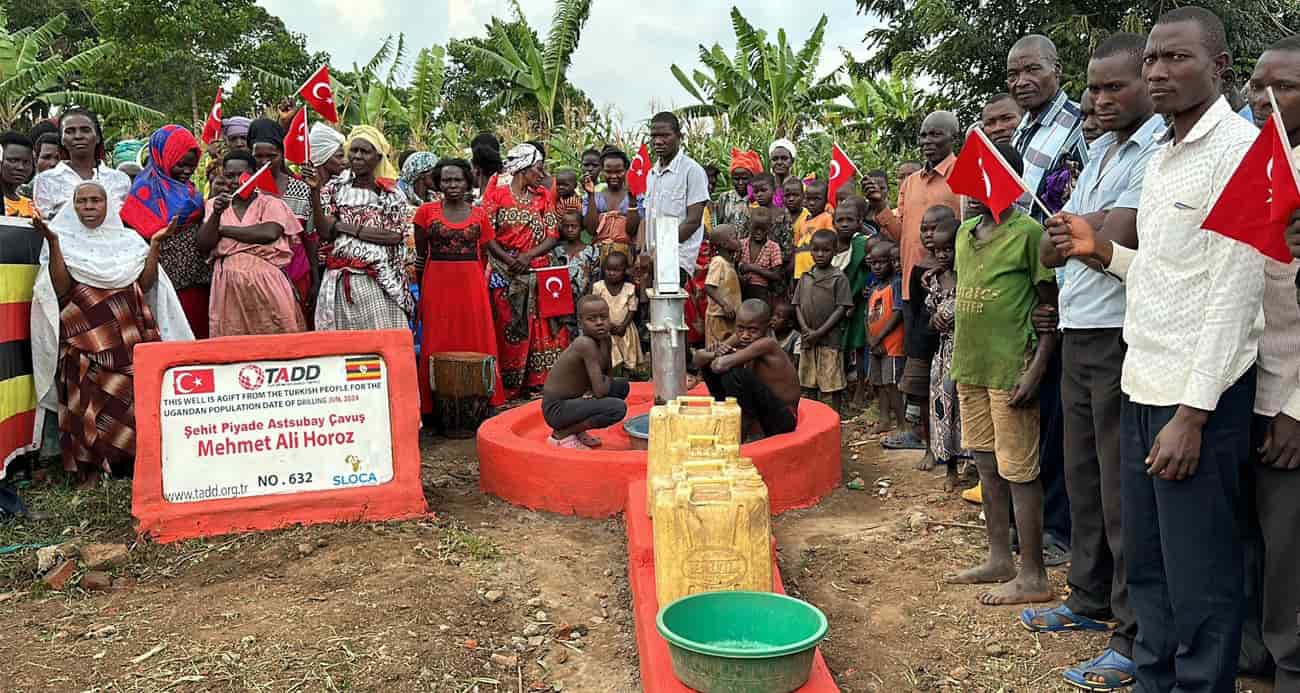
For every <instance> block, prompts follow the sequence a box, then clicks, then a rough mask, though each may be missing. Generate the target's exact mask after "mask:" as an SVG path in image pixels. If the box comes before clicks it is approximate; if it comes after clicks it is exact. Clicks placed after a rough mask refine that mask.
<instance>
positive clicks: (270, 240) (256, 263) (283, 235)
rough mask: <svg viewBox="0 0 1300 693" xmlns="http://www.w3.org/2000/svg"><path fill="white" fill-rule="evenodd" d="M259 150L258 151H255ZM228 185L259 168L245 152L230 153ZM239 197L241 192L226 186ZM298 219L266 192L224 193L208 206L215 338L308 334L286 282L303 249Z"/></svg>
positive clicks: (205, 237)
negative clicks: (288, 270) (287, 270)
mask: <svg viewBox="0 0 1300 693" xmlns="http://www.w3.org/2000/svg"><path fill="white" fill-rule="evenodd" d="M254 146H256V145H254ZM222 164H223V165H222V176H221V177H222V180H224V181H238V180H240V179H241V178H243V177H244V176H246V175H250V174H252V173H253V170H254V169H255V168H256V167H257V163H256V162H255V161H254V159H253V157H252V155H250V154H249V153H248V152H247V151H245V150H236V151H233V152H229V153H228V154H226V156H225V160H224V161H223V162H222ZM225 187H226V189H227V190H230V191H233V190H234V189H235V187H237V186H229V185H227V186H225ZM301 230H302V225H301V224H299V222H298V218H297V217H296V216H295V215H294V214H293V212H292V211H290V210H289V207H288V205H286V204H285V203H284V202H283V201H281V200H280V199H279V198H277V197H275V196H274V195H270V194H268V193H265V192H263V191H260V190H254V191H253V193H252V195H251V196H249V197H248V198H244V197H241V196H238V195H232V194H231V193H230V192H223V193H221V194H219V195H217V196H216V197H214V198H212V199H211V200H208V203H207V219H206V220H205V221H204V222H203V227H202V228H201V229H200V230H199V241H200V242H201V243H202V244H203V248H204V249H205V250H207V251H209V252H210V253H211V255H212V258H213V262H212V304H211V312H210V320H209V324H210V326H211V335H212V336H213V337H228V336H231V335H253V334H287V333H291V332H302V331H304V330H305V329H306V328H307V326H306V323H305V321H304V320H303V313H302V306H301V305H300V304H299V302H298V300H297V297H296V294H295V293H294V287H293V285H292V284H290V282H289V278H288V277H287V276H285V271H284V270H285V268H287V267H288V266H289V263H290V262H291V261H292V260H293V257H294V255H293V249H294V248H295V247H299V248H300V247H301V244H299V243H298V241H297V237H298V235H299V233H300V232H301Z"/></svg>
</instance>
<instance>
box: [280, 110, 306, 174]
mask: <svg viewBox="0 0 1300 693" xmlns="http://www.w3.org/2000/svg"><path fill="white" fill-rule="evenodd" d="M310 157H311V145H310V144H309V143H308V140H307V108H306V107H305V106H304V107H303V108H300V109H298V115H295V116H294V117H293V120H292V121H291V122H290V123H289V134H287V135H285V136H284V160H285V161H287V162H289V163H291V164H298V165H299V166H301V165H303V164H305V163H307V159H308V158H310Z"/></svg>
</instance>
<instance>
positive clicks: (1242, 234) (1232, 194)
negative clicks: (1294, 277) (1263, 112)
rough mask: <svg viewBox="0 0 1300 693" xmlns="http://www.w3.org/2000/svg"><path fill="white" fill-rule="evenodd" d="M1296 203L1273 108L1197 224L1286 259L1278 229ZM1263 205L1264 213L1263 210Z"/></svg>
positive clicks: (1299, 200) (1291, 167)
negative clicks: (1212, 205) (1214, 200)
mask: <svg viewBox="0 0 1300 693" xmlns="http://www.w3.org/2000/svg"><path fill="white" fill-rule="evenodd" d="M1297 208H1300V185H1297V183H1296V171H1295V164H1294V163H1293V162H1292V161H1291V148H1290V146H1289V145H1288V143H1287V137H1286V128H1285V127H1283V126H1282V118H1281V116H1279V115H1278V113H1277V112H1276V111H1274V112H1273V117H1272V118H1269V120H1268V124H1267V125H1265V126H1264V128H1263V129H1262V130H1260V131H1259V137H1256V138H1255V143H1254V144H1252V145H1250V149H1248V150H1246V156H1245V157H1243V158H1242V160H1241V163H1240V164H1237V170H1236V171H1233V173H1232V176H1231V177H1230V178H1228V182H1227V184H1225V185H1224V186H1223V192H1221V193H1219V199H1218V200H1217V201H1216V202H1215V203H1214V207H1212V208H1211V209H1210V213H1209V215H1208V216H1206V217H1205V221H1204V222H1203V223H1202V224H1201V228H1203V229H1205V230H1207V231H1214V232H1215V233H1218V234H1222V235H1224V236H1227V237H1228V238H1231V239H1233V240H1237V241H1241V242H1242V243H1245V244H1247V245H1250V246H1252V247H1254V248H1255V249H1256V250H1258V251H1259V252H1261V253H1263V254H1264V255H1267V256H1268V257H1271V258H1273V259H1274V260H1277V261H1278V262H1287V263H1289V262H1291V251H1290V250H1288V249H1287V245H1286V238H1285V236H1284V235H1283V234H1284V233H1285V231H1286V227H1287V224H1288V223H1289V222H1290V220H1291V213H1292V212H1294V211H1295V210H1296V209H1297ZM1265 210H1267V213H1265Z"/></svg>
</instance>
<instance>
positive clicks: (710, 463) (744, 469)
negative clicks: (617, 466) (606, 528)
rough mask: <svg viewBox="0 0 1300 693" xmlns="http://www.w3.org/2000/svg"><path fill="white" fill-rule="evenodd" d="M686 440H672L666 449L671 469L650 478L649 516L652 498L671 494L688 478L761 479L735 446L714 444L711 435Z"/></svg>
mask: <svg viewBox="0 0 1300 693" xmlns="http://www.w3.org/2000/svg"><path fill="white" fill-rule="evenodd" d="M689 439H690V442H689V443H673V444H672V446H671V449H670V450H669V457H670V458H671V460H672V467H671V469H672V471H671V472H670V473H669V474H668V475H666V476H664V475H661V476H657V477H654V478H653V479H651V480H650V492H649V493H650V495H649V497H648V498H647V499H646V502H647V503H648V504H649V507H648V508H647V509H646V512H647V513H648V514H651V515H653V513H654V505H655V498H657V497H658V496H659V494H661V493H665V492H668V493H673V492H674V489H676V488H677V484H678V483H680V482H682V481H685V480H686V479H688V478H706V477H726V478H728V479H746V480H752V481H762V479H763V477H762V476H760V475H759V473H758V469H757V468H756V467H754V461H753V460H751V459H750V458H748V457H741V456H740V446H739V445H714V444H713V443H714V441H716V440H717V438H716V437H714V436H689Z"/></svg>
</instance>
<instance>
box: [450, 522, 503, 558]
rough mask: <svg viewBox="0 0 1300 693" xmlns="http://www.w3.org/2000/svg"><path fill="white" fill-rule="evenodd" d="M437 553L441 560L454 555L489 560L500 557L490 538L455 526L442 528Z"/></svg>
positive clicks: (498, 549) (498, 550) (499, 551)
mask: <svg viewBox="0 0 1300 693" xmlns="http://www.w3.org/2000/svg"><path fill="white" fill-rule="evenodd" d="M438 553H439V554H440V556H439V558H442V559H443V560H446V559H448V558H451V557H452V556H454V555H464V556H468V557H470V558H472V559H474V560H476V561H491V560H495V559H497V558H500V557H501V549H500V548H499V547H498V546H497V545H496V544H494V543H493V542H492V541H491V540H490V539H485V538H483V537H480V536H478V535H477V534H474V533H473V532H470V531H469V530H467V529H464V528H462V527H455V526H450V527H447V528H446V529H444V530H443V533H442V541H440V542H439V543H438Z"/></svg>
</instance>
